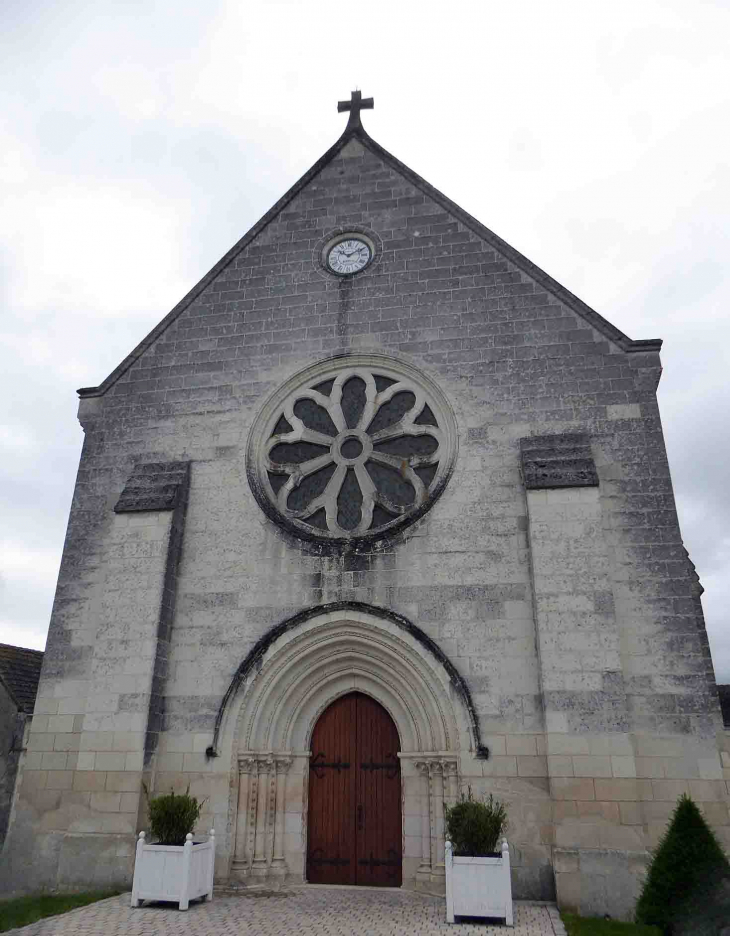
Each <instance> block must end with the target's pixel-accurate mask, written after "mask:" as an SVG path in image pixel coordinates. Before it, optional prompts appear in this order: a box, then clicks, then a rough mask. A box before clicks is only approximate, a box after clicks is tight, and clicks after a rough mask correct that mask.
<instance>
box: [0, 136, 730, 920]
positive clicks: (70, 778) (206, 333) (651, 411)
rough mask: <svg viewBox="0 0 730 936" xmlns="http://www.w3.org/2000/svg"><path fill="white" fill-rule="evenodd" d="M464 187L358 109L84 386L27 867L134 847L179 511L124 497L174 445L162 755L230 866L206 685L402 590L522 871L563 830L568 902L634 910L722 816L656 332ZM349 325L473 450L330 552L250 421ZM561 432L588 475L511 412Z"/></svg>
mask: <svg viewBox="0 0 730 936" xmlns="http://www.w3.org/2000/svg"><path fill="white" fill-rule="evenodd" d="M363 144H364V145H363ZM447 207H448V206H447ZM447 207H445V206H444V203H443V201H440V200H439V199H438V198H436V197H435V196H433V195H432V194H431V193H429V191H428V189H427V188H424V187H419V186H418V185H417V184H416V182H415V181H414V179H413V177H412V175H410V174H409V173H408V172H407V171H406V170H404V169H403V168H402V167H399V166H398V164H397V163H396V162H395V161H393V160H389V159H387V158H385V157H384V155H383V153H382V152H381V151H379V150H377V149H376V148H374V147H373V146H370V145H369V144H368V142H367V140H363V139H362V138H361V139H360V140H358V139H357V138H352V139H350V141H349V142H348V143H347V145H346V146H345V147H344V148H343V149H341V151H339V152H337V153H336V154H334V155H333V156H332V158H331V160H330V161H329V162H326V163H325V164H324V165H323V166H321V167H319V171H318V173H317V174H315V175H314V176H313V177H312V178H310V179H309V180H308V182H307V184H306V185H305V186H304V187H303V188H302V189H301V191H299V192H298V194H296V195H295V197H294V198H293V199H292V200H290V201H289V202H288V203H287V204H286V205H285V206H284V207H282V209H281V210H280V211H279V212H278V214H276V215H275V216H274V217H273V218H272V219H271V220H270V222H269V223H268V225H267V226H265V227H263V229H262V230H261V231H260V233H258V235H257V236H256V237H255V238H254V239H253V240H251V241H250V242H247V243H245V245H244V246H243V247H242V248H240V249H238V250H237V249H234V250H233V251H232V252H231V254H230V255H228V256H227V258H224V261H222V262H221V264H220V265H219V266H218V267H217V268H216V269H215V270H214V272H213V274H212V275H211V277H210V278H209V280H208V281H206V284H205V286H204V288H203V289H202V290H201V291H199V292H197V293H194V294H191V296H190V297H188V299H187V300H185V301H184V302H183V303H181V306H180V307H179V308H178V309H177V311H176V315H175V316H172V317H171V318H170V320H169V321H168V323H167V325H166V327H164V328H162V329H160V330H158V331H157V332H156V333H153V337H152V339H151V340H150V341H148V342H146V343H143V346H141V347H140V349H138V352H137V353H136V357H134V360H133V362H132V363H131V365H130V366H128V367H126V369H122V370H120V372H119V374H118V375H117V376H118V379H117V380H116V382H113V383H111V384H109V385H108V386H106V385H105V390H104V392H103V393H94V392H89V393H87V394H85V396H84V398H83V399H82V401H81V407H80V419H81V422H82V424H83V426H84V429H85V433H86V437H85V444H84V450H83V455H82V460H81V466H80V470H79V476H78V481H77V486H76V491H75V495H74V502H73V508H72V513H71V518H70V524H69V529H68V534H67V540H66V545H65V550H64V559H63V563H62V567H61V573H60V578H59V586H58V591H57V595H56V601H55V605H54V612H53V621H52V625H51V632H50V635H49V643H48V648H47V651H46V667H45V670H44V677H43V680H42V682H41V685H40V689H39V695H38V703H37V707H36V712H37V716H39V717H38V718H37V724H36V719H34V723H33V730H32V732H31V736H30V744H29V753H28V756H27V758H26V762H25V766H24V775H23V780H22V785H21V789H20V797H19V808H18V819H17V821H16V824H15V828H14V833H13V834H14V836H15V838H14V839H13V848H12V850H9V849H6V851H5V855H4V860H5V861H6V862H9V863H10V864H9V865H8V864H6V872H7V878H6V879H7V880H10V881H11V882H14V884H15V886H22V884H23V883H27V882H29V881H32V882H33V883H34V885H44V886H49V887H50V886H53V887H70V886H74V885H76V884H78V883H79V882H80V881H81V879H82V878H83V880H84V882H85V883H92V881H93V882H94V883H101V882H102V881H104V882H106V881H111V880H119V881H122V880H124V881H126V880H128V879H129V874H130V869H131V862H132V847H133V841H134V835H133V833H134V831H135V828H136V824H137V823H139V822H141V821H142V819H141V818H138V813H139V809H140V797H139V785H140V780H141V777H142V769H143V764H142V760H143V754H144V741H143V739H144V737H145V733H146V732H147V725H148V717H149V710H150V706H149V700H150V698H151V697H152V695H154V694H155V693H154V692H153V688H152V680H153V676H154V669H155V667H154V659H155V658H156V655H157V654H158V650H159V646H158V643H159V634H160V629H159V625H160V613H159V610H160V602H161V600H162V590H163V588H164V581H165V568H166V566H165V563H166V562H168V559H169V556H168V545H169V537H170V532H169V531H170V528H171V522H172V521H171V519H170V518H171V514H170V513H169V512H165V511H162V512H160V511H157V512H155V511H150V512H149V513H146V514H145V513H142V514H133V515H127V516H126V517H125V516H124V515H118V514H115V513H114V510H113V507H114V504H115V503H116V501H117V499H118V497H119V495H120V492H121V491H122V490H123V488H124V486H125V484H126V482H127V480H128V478H129V477H130V475H131V474H132V472H133V469H134V466H135V465H137V464H151V463H155V462H183V461H185V462H187V461H189V462H190V492H189V502H188V508H187V515H186V522H185V529H184V536H183V537H182V545H181V551H180V557H179V566H177V567H176V569H177V573H176V581H175V594H176V605H175V612H174V623H173V625H172V628H171V630H170V632H169V652H168V650H166V651H165V660H166V671H165V674H164V690H163V689H162V687H161V686H159V687H158V688H159V691H158V693H157V694H158V695H160V694H164V714H163V725H162V731H160V732H159V734H158V735H157V737H156V744H155V746H154V756H153V757H152V758H151V760H150V764H149V770H148V773H147V774H145V775H147V776H148V777H149V781H150V783H151V785H152V786H153V788H154V789H156V790H167V789H169V787H170V786H171V785H172V786H174V787H175V788H176V789H181V788H182V789H184V788H185V787H186V786H187V785H188V784H190V788H191V792H193V793H195V794H199V795H202V796H205V797H206V798H207V801H206V811H205V814H204V815H203V816H202V817H201V826H200V827H201V830H203V829H207V828H210V826H211V825H214V826H215V828H216V832H217V838H218V840H219V849H218V857H219V867H218V873H219V875H220V876H226V875H227V874H228V873H229V869H230V862H231V860H232V856H233V838H234V836H235V806H234V807H232V805H231V804H232V803H234V804H235V802H236V797H237V783H238V766H237V751H236V750H235V749H234V747H235V745H234V742H233V740H231V742H230V744H229V747H228V748H227V749H225V750H221V752H220V756H219V757H216V758H210V757H207V756H206V749H207V748H208V747H209V746H210V745H211V739H212V735H213V730H214V725H215V720H216V715H217V713H218V711H219V708H220V705H221V700H222V698H223V696H224V694H225V693H226V691H227V689H228V687H229V686H230V684H231V680H232V677H233V675H234V673H235V671H236V668H237V667H238V665H239V664H240V663H241V661H242V660H243V659H244V658H245V657H246V654H247V653H248V652H249V651H250V650H251V648H252V647H253V646H254V644H255V643H256V641H257V640H259V639H260V638H261V637H262V636H263V635H264V634H265V633H266V632H267V631H268V629H270V628H271V627H273V626H275V625H277V624H279V623H281V622H282V621H284V620H286V619H287V618H289V617H291V616H292V615H295V614H297V613H298V612H300V611H301V610H302V609H305V608H310V607H315V606H319V605H322V604H325V603H328V602H341V601H354V602H362V603H364V604H367V605H369V606H371V607H373V608H374V609H377V608H384V609H388V610H390V611H393V612H397V613H398V614H400V615H402V616H404V617H405V618H406V619H408V620H410V621H412V622H413V623H414V624H415V625H417V627H418V628H420V630H421V631H423V632H424V633H425V634H427V635H428V636H429V637H430V638H431V639H432V640H433V641H434V642H435V644H436V645H437V646H438V648H439V649H440V650H441V651H442V652H443V653H444V654H445V655H446V656H447V657H448V658H449V659H450V660H451V662H452V663H453V664H454V666H456V667H457V669H458V670H459V672H460V673H461V674H462V675H463V677H464V678H465V680H466V682H467V684H468V686H469V689H470V692H471V695H472V698H473V700H474V704H475V707H476V710H477V712H478V715H479V720H480V724H481V730H482V735H483V739H484V741H485V743H486V744H487V745H488V746H489V749H490V756H489V758H488V759H487V760H481V759H477V758H475V757H474V751H473V750H471V751H470V750H469V749H463V750H461V752H460V754H459V781H460V783H461V784H462V786H466V785H467V784H471V785H472V786H473V788H474V790H475V792H477V793H489V792H494V793H495V795H496V796H498V797H500V798H503V799H505V800H506V801H507V802H508V804H509V811H510V819H511V831H510V838H511V842H512V843H513V845H514V848H515V859H516V860H515V865H516V867H515V889H516V896H518V897H536V898H548V897H551V896H553V893H554V877H553V870H552V865H553V862H554V864H555V871H556V874H557V881H558V893H559V897H560V899H561V901H562V903H563V904H564V905H565V906H567V907H575V908H580V909H582V910H583V911H584V912H601V913H603V912H611V913H612V914H614V915H622V914H623V915H626V914H627V913H628V912H630V905H631V897H632V894H633V893H634V892H635V889H636V882H637V880H638V878H637V875H636V873H635V872H636V868H637V867H638V866H640V865H641V863H642V862H643V860H644V849H645V847H646V846H648V845H651V844H654V843H655V841H656V838H657V836H658V834H659V833H660V831H661V829H662V828H663V826H664V823H665V822H666V818H667V816H668V814H669V811H670V810H671V808H672V806H673V804H674V800H675V799H676V796H678V795H679V793H681V792H683V791H685V790H687V791H690V792H692V793H693V795H694V796H695V797H696V798H697V799H698V800H699V802H700V803H701V804H702V808H703V810H704V811H705V813H706V814H707V815H708V817H709V818H710V819H711V821H712V824H713V826H714V827H715V829H716V830H717V832H718V834H719V835H720V836H721V837H722V840H723V841H724V842H725V843H726V844H730V834H729V829H730V826H729V820H728V809H727V803H728V798H727V797H728V791H727V783H728V780H730V773H729V772H728V768H727V767H726V768H725V769H724V773H723V767H722V766H721V764H720V759H719V754H718V750H717V740H716V738H717V733H718V731H719V730H720V719H719V709H718V704H717V696H716V693H714V689H713V687H714V678H713V675H712V666H711V661H710V657H709V650H708V646H707V640H706V635H705V632H704V624H703V621H702V618H701V609H700V608H699V599H698V597H697V592H696V585H695V581H694V579H693V578H692V575H691V569H690V564H689V562H688V560H687V557H686V552H685V550H684V548H683V545H682V540H681V536H680V532H679V527H678V524H677V516H676V511H675V505H674V500H673V496H672V488H671V481H670V476H669V469H668V465H667V459H666V453H665V449H664V443H663V438H662V432H661V426H660V422H659V414H658V409H657V402H656V395H655V390H656V385H657V382H658V379H659V374H660V363H659V359H658V354H657V353H656V350H654V349H653V346H652V347H651V348H650V349H649V350H643V351H642V350H637V349H636V348H633V349H631V350H626V347H625V346H622V345H621V342H620V341H619V340H618V339H616V337H615V334H614V333H613V332H612V331H611V329H610V326H607V325H606V327H603V326H601V324H600V320H598V318H597V317H596V316H595V314H594V313H591V314H590V315H589V314H588V313H586V314H585V315H583V314H579V313H578V312H576V311H575V309H576V308H578V307H579V306H580V304H579V303H578V302H577V300H575V301H573V297H570V294H567V293H565V291H560V290H559V289H558V290H552V289H550V290H548V289H546V288H545V286H544V278H542V279H541V277H540V276H539V275H538V274H539V271H536V272H535V271H534V270H532V268H529V265H528V266H527V267H525V266H522V267H520V266H518V265H517V264H516V263H515V262H514V259H513V258H512V259H510V258H509V257H508V256H507V254H506V253H505V252H502V251H500V249H498V247H499V242H498V241H497V240H496V239H492V240H490V239H489V238H488V237H486V235H485V234H484V233H483V232H481V231H478V230H477V229H476V228H475V227H474V226H473V225H470V224H469V223H467V221H466V220H465V218H464V216H463V213H458V212H457V211H451V210H447ZM353 226H354V227H359V228H363V229H365V230H368V231H372V232H374V234H375V235H376V236H377V239H378V242H379V243H381V244H382V253H381V254H380V256H379V258H378V262H377V264H376V265H374V266H373V267H371V268H370V269H369V270H368V271H366V273H364V274H362V275H361V276H358V277H355V278H352V279H347V280H336V279H334V278H330V277H328V276H327V275H326V274H325V273H324V272H323V271H322V270H321V269H320V268H319V266H318V263H317V250H318V246H319V245H321V244H322V242H323V238H325V236H326V235H327V234H328V232H330V231H333V230H336V229H347V228H351V227H353ZM488 233H489V232H487V234H488ZM495 244H496V245H497V246H495ZM510 256H511V255H510ZM588 312H590V310H588ZM591 315H593V316H594V317H593V318H591ZM614 331H615V330H614ZM616 334H618V333H616ZM356 349H357V350H360V349H372V350H375V351H379V352H381V353H384V354H388V355H392V356H393V357H395V358H397V359H401V360H404V361H407V362H409V363H411V364H412V365H414V366H416V367H418V368H420V369H422V370H423V371H424V372H425V373H426V374H427V375H428V376H429V377H430V378H431V379H432V380H434V381H435V382H436V383H437V384H438V385H439V387H440V388H441V390H442V391H443V393H444V394H445V395H446V397H447V398H448V400H449V401H450V403H451V406H452V407H453V409H454V412H455V415H456V421H457V425H458V433H459V455H458V458H457V461H456V466H455V470H454V473H453V476H452V477H451V479H450V482H449V484H448V486H447V488H446V490H445V491H444V493H443V495H442V496H441V497H440V499H439V500H438V501H437V502H436V503H435V505H434V506H433V508H432V509H431V510H430V511H429V512H428V513H427V514H426V515H425V516H424V517H423V518H422V519H421V520H419V521H418V522H417V523H416V524H415V525H413V526H412V527H410V528H408V529H407V530H406V531H405V532H403V533H401V534H400V535H398V536H397V537H395V538H393V539H392V540H390V541H388V542H384V543H379V544H377V547H376V546H373V547H372V548H371V549H370V550H369V551H361V552H357V553H350V552H348V551H347V550H344V551H342V552H341V553H339V554H334V555H323V554H322V551H321V550H318V549H317V548H315V547H313V546H312V545H311V544H307V543H306V542H303V541H301V540H298V539H296V538H294V537H292V536H291V535H290V534H287V533H284V532H283V531H282V530H281V529H280V528H279V527H278V526H277V525H276V524H275V523H273V522H272V521H271V520H270V519H269V518H267V517H266V516H265V515H264V514H263V512H262V511H261V509H260V508H259V506H258V505H257V503H256V501H255V499H254V497H253V496H252V494H251V491H250V489H249V486H248V483H247V479H246V466H245V458H244V455H245V448H246V441H247V437H248V433H249V430H250V427H251V425H252V422H253V419H254V418H255V416H256V414H257V412H258V410H259V408H260V406H261V404H262V401H263V400H264V398H265V397H266V396H267V395H268V394H269V393H271V392H272V391H273V390H274V389H275V388H276V387H278V386H279V385H280V384H281V383H282V382H283V381H284V380H286V379H287V378H289V377H290V376H291V375H292V374H293V373H295V372H296V371H298V370H299V369H301V368H304V367H306V366H308V365H309V364H311V363H313V362H314V361H317V360H319V359H322V358H324V357H327V356H328V355H334V354H346V353H348V352H350V351H353V350H356ZM565 433H569V434H574V433H582V434H583V435H584V436H585V438H586V440H587V445H588V449H589V451H590V455H591V458H592V459H593V462H594V464H595V471H596V477H597V481H598V486H597V487H596V486H594V487H585V488H583V487H579V488H567V489H565V490H563V491H561V490H556V491H553V490H530V491H526V489H525V484H524V483H523V477H522V461H521V451H520V440H523V439H529V438H531V437H536V436H537V437H540V436H551V435H558V434H565ZM122 521H123V522H122ZM157 672H158V675H159V674H160V672H161V671H160V670H158V671H157ZM158 683H159V680H158ZM237 704H238V705H239V706H240V699H239V700H238V702H237ZM295 832H296V830H295ZM11 837H12V836H11ZM617 872H620V874H618V873H617ZM608 875H611V876H612V882H618V886H617V887H616V888H615V889H613V890H612V891H611V892H609V890H608V889H607V888H606V886H605V881H606V878H607V876H608Z"/></svg>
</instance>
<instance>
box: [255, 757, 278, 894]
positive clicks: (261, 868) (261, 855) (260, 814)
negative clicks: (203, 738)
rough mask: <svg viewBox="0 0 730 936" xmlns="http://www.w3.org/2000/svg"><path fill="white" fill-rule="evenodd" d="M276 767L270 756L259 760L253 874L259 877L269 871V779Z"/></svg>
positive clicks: (257, 765) (257, 767)
mask: <svg viewBox="0 0 730 936" xmlns="http://www.w3.org/2000/svg"><path fill="white" fill-rule="evenodd" d="M273 766H274V761H273V758H272V756H271V755H270V754H268V755H262V756H261V757H259V758H257V763H256V771H257V775H258V776H257V779H258V784H257V786H258V797H257V798H258V804H257V807H258V808H257V810H256V831H255V834H254V855H253V864H252V866H251V872H252V873H253V874H255V875H257V876H261V875H265V874H266V871H267V864H268V862H267V855H266V844H267V843H266V833H267V827H268V818H269V789H268V787H269V777H270V776H271V772H272V769H273Z"/></svg>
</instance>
